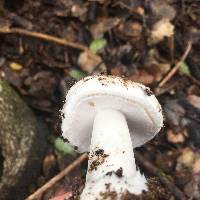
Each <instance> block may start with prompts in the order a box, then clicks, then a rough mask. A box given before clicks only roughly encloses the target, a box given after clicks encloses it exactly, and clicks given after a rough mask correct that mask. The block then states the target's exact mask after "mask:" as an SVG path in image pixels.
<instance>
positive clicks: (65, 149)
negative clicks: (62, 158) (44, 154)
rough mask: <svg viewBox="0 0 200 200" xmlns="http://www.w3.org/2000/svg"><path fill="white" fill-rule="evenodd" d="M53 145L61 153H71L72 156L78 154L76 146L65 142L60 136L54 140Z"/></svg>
mask: <svg viewBox="0 0 200 200" xmlns="http://www.w3.org/2000/svg"><path fill="white" fill-rule="evenodd" d="M53 145H54V148H55V150H56V151H57V152H59V153H60V154H61V155H66V154H70V155H72V156H75V155H76V151H75V150H74V148H73V147H72V146H71V145H70V144H69V143H66V142H64V141H63V140H62V139H61V138H59V137H58V138H55V139H54V140H53Z"/></svg>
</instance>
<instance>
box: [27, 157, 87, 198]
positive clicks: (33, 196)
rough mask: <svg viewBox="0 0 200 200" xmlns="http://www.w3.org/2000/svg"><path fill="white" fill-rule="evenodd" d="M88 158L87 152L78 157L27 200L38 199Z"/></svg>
mask: <svg viewBox="0 0 200 200" xmlns="http://www.w3.org/2000/svg"><path fill="white" fill-rule="evenodd" d="M86 158H87V154H86V153H85V154H83V155H81V156H80V157H79V158H78V159H76V160H75V161H74V162H72V163H71V164H70V165H69V166H67V167H66V168H65V169H64V170H63V171H61V172H60V173H59V174H57V175H56V176H54V177H53V178H52V179H51V180H49V181H48V182H47V183H45V184H44V185H43V186H42V187H41V188H39V189H38V190H36V191H35V192H34V193H33V194H31V195H30V196H29V197H27V198H26V199H25V200H36V199H38V197H39V196H41V195H42V194H43V193H44V192H45V191H47V190H48V189H49V188H51V187H52V186H53V185H54V184H55V183H57V182H58V181H59V180H61V179H62V178H64V177H65V176H66V175H67V174H68V173H69V172H71V171H72V170H73V169H74V168H75V167H76V166H77V165H79V164H80V163H81V162H83V161H84V160H85V159H86Z"/></svg>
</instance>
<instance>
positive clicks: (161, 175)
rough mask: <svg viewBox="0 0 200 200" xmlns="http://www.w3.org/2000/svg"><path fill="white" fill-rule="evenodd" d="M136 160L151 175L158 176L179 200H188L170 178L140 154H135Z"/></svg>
mask: <svg viewBox="0 0 200 200" xmlns="http://www.w3.org/2000/svg"><path fill="white" fill-rule="evenodd" d="M135 158H136V159H137V160H138V161H139V162H140V164H141V165H142V166H143V167H144V168H145V169H146V170H148V171H149V172H150V173H152V174H153V175H154V176H158V177H159V179H160V181H161V183H162V184H163V185H164V186H166V187H167V188H168V189H169V191H170V192H171V193H172V194H173V195H174V196H175V197H176V198H177V199H179V200H186V197H185V195H184V194H183V193H182V191H181V190H180V189H179V188H178V187H176V186H175V185H174V184H173V183H172V182H171V181H170V180H169V179H168V178H167V176H166V175H165V174H164V173H163V172H162V173H161V172H160V170H159V169H158V168H157V167H156V166H154V165H153V164H151V163H150V162H149V161H148V160H146V159H145V158H144V157H143V156H142V155H141V154H140V153H138V152H136V153H135Z"/></svg>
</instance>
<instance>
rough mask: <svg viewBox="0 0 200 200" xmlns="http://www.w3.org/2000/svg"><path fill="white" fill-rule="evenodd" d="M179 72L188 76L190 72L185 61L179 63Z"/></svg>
mask: <svg viewBox="0 0 200 200" xmlns="http://www.w3.org/2000/svg"><path fill="white" fill-rule="evenodd" d="M179 73H180V75H186V76H189V75H190V74H191V73H190V69H189V66H188V65H187V63H185V62H182V63H181V65H180V67H179Z"/></svg>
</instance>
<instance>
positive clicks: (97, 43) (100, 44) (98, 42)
mask: <svg viewBox="0 0 200 200" xmlns="http://www.w3.org/2000/svg"><path fill="white" fill-rule="evenodd" d="M106 43H107V42H106V40H105V39H104V38H97V39H95V40H93V41H92V42H91V44H90V50H91V51H92V52H93V53H94V54H96V53H98V52H99V51H100V50H101V49H103V48H104V47H105V46H106Z"/></svg>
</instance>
